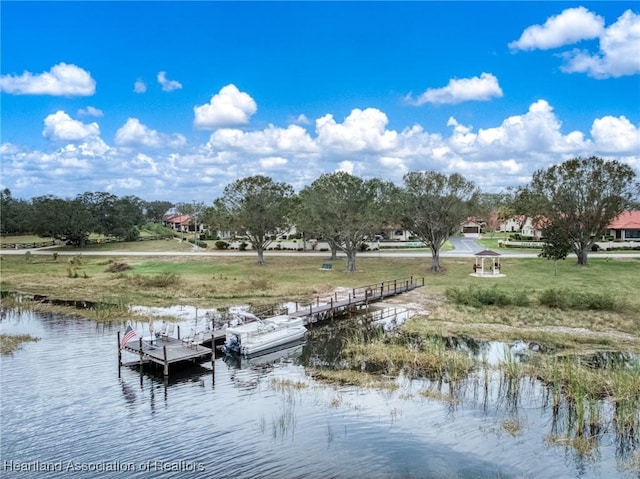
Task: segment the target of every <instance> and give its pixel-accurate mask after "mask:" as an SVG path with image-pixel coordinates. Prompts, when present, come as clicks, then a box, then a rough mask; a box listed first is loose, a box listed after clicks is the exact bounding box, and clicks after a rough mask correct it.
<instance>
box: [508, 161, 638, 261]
mask: <svg viewBox="0 0 640 479" xmlns="http://www.w3.org/2000/svg"><path fill="white" fill-rule="evenodd" d="M635 178H636V174H635V172H634V171H633V169H632V168H631V167H630V166H628V165H625V164H623V163H620V162H618V161H605V160H603V159H602V158H598V157H595V156H592V157H590V158H574V159H571V160H568V161H565V162H564V163H562V164H559V165H554V166H552V167H550V168H548V169H546V170H538V171H536V172H535V173H534V174H533V178H532V180H531V183H530V185H528V186H527V187H525V188H522V189H521V191H520V197H521V198H525V200H524V201H523V204H526V205H528V208H529V210H530V212H531V214H532V215H536V216H537V217H538V218H542V219H544V221H545V222H546V223H547V224H549V225H552V226H553V227H554V228H556V229H559V230H562V231H564V232H565V233H566V235H567V237H568V238H569V241H570V242H571V247H572V250H573V252H574V253H575V254H576V256H577V257H578V265H581V266H586V265H587V256H588V253H589V250H590V249H591V246H593V244H594V243H595V241H597V239H598V238H600V237H601V236H602V235H603V234H604V233H605V231H606V229H607V226H608V225H609V224H610V223H611V221H612V220H613V219H614V218H615V217H616V216H618V215H619V214H620V213H622V212H623V211H625V210H626V209H627V208H628V207H629V206H630V205H631V203H632V201H633V200H635V199H636V198H637V196H638V192H639V191H640V184H638V182H636V181H635Z"/></svg>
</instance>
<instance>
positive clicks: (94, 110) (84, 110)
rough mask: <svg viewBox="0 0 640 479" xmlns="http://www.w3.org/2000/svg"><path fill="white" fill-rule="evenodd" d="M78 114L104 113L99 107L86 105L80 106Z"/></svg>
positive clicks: (101, 115)
mask: <svg viewBox="0 0 640 479" xmlns="http://www.w3.org/2000/svg"><path fill="white" fill-rule="evenodd" d="M78 115H80V116H95V117H98V118H99V117H103V116H104V113H103V112H102V110H100V109H99V108H95V107H93V106H88V107H86V108H80V109H79V110H78Z"/></svg>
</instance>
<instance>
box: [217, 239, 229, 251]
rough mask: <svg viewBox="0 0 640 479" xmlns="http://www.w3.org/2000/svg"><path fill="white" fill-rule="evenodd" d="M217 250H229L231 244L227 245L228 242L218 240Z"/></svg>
mask: <svg viewBox="0 0 640 479" xmlns="http://www.w3.org/2000/svg"><path fill="white" fill-rule="evenodd" d="M215 244H216V248H218V249H228V248H229V243H227V242H226V241H223V240H218V241H216V243H215Z"/></svg>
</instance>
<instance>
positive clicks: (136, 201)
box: [78, 192, 144, 241]
mask: <svg viewBox="0 0 640 479" xmlns="http://www.w3.org/2000/svg"><path fill="white" fill-rule="evenodd" d="M78 199H79V200H80V201H81V202H82V203H83V204H85V205H86V207H87V209H88V210H89V212H90V213H91V215H92V216H93V218H94V220H95V222H96V226H95V228H96V229H95V232H96V233H101V234H104V235H108V236H115V237H116V238H119V239H121V240H125V241H135V240H136V239H137V238H138V236H139V234H140V227H141V226H142V225H143V224H144V211H143V208H144V202H143V201H142V200H141V199H140V198H138V197H137V196H125V197H124V198H118V197H117V196H116V195H114V194H111V193H104V192H95V193H92V192H86V193H83V194H82V195H79V196H78Z"/></svg>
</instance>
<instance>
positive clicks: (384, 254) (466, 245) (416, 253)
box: [0, 238, 640, 260]
mask: <svg viewBox="0 0 640 479" xmlns="http://www.w3.org/2000/svg"><path fill="white" fill-rule="evenodd" d="M458 239H460V240H462V241H463V242H460V246H455V243H454V246H455V247H456V249H455V250H453V251H445V252H442V253H440V257H441V258H472V257H473V255H474V253H477V252H478V251H481V250H482V249H483V248H482V247H481V246H479V245H478V244H477V243H476V242H475V241H473V240H471V239H469V238H455V239H454V241H455V240H458ZM52 250H53V251H55V247H46V248H32V249H17V250H16V249H2V250H0V254H2V255H24V254H25V253H26V252H27V251H29V252H30V253H31V254H33V255H50V254H51V253H52ZM77 254H81V255H82V256H158V257H171V256H173V257H175V256H187V257H188V256H192V257H194V258H198V257H200V258H203V257H209V256H247V257H255V256H256V252H255V251H228V250H226V251H219V250H201V251H95V250H94V251H91V250H78V251H58V255H60V256H75V255H77ZM264 255H265V258H269V257H283V256H307V257H316V258H318V259H319V260H323V259H326V258H327V256H328V255H329V253H328V252H327V251H265V253H264ZM500 256H501V257H502V258H537V257H538V254H537V253H524V252H522V251H516V252H513V253H500ZM339 257H344V255H343V254H340V255H339ZM571 257H573V258H575V255H569V258H571ZM589 257H590V258H598V257H601V258H602V257H604V258H640V252H639V253H635V252H634V253H606V252H602V253H592V254H591V255H590V256H589ZM358 258H425V259H426V258H429V259H430V258H431V252H430V251H428V250H424V249H421V250H412V249H407V250H389V251H385V250H381V251H369V252H364V253H358Z"/></svg>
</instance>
